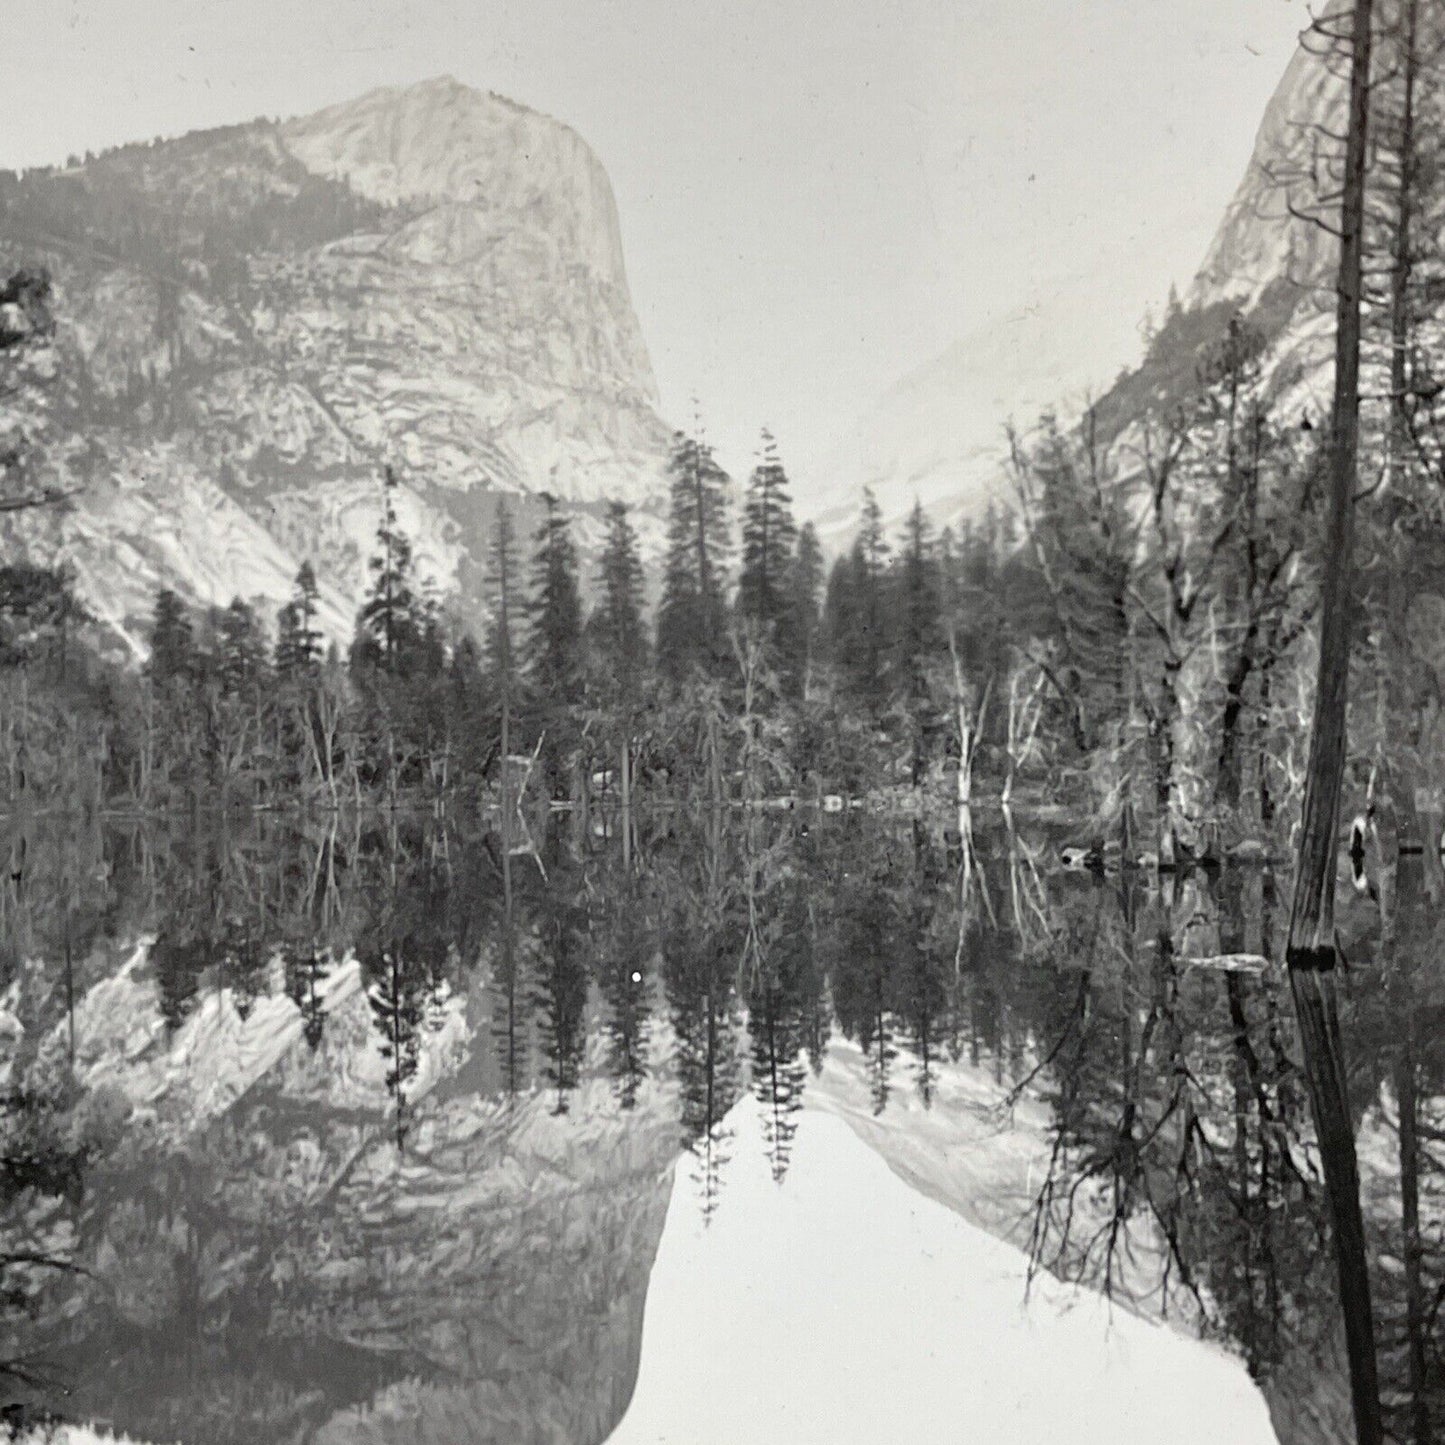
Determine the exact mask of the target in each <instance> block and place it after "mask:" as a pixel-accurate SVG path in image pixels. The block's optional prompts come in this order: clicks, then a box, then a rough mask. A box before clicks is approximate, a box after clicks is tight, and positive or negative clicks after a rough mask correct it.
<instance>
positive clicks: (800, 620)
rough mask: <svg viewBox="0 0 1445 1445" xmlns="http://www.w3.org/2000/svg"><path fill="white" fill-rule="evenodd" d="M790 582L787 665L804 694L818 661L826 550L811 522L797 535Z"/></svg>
mask: <svg viewBox="0 0 1445 1445" xmlns="http://www.w3.org/2000/svg"><path fill="white" fill-rule="evenodd" d="M788 581H789V585H788V625H787V629H786V637H787V641H788V644H789V653H788V655H787V656H786V657H785V658H784V665H785V668H786V670H787V672H788V675H789V677H790V680H791V681H792V683H793V685H794V688H795V690H796V691H797V692H799V693H803V692H805V691H806V689H807V680H808V674H809V672H810V670H811V669H812V666H813V664H814V662H815V661H816V659H817V654H818V651H819V642H820V638H819V630H820V627H821V624H822V618H821V616H820V613H819V610H818V608H819V603H820V601H821V600H822V595H823V549H822V547H821V546H820V545H819V543H818V534H817V532H816V531H814V529H813V524H812V523H811V522H805V523H804V524H803V526H802V529H801V530H800V531H799V533H798V545H797V548H796V550H795V551H794V553H793V565H792V568H791V571H790V575H789V579H788Z"/></svg>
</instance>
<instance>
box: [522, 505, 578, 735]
mask: <svg viewBox="0 0 1445 1445" xmlns="http://www.w3.org/2000/svg"><path fill="white" fill-rule="evenodd" d="M542 500H543V501H544V502H545V503H546V507H547V515H546V517H545V518H544V519H543V522H542V525H541V526H540V527H539V528H538V529H537V535H536V551H535V552H534V553H533V558H532V595H531V598H530V600H529V602H528V606H527V614H528V621H529V623H530V627H529V631H528V636H527V674H528V678H529V681H530V682H531V684H532V686H533V688H534V689H535V690H536V692H537V694H538V695H539V697H540V698H541V699H542V702H543V704H544V706H545V707H546V708H547V709H548V710H549V711H556V710H557V709H561V708H568V707H574V706H575V705H576V704H577V703H578V702H579V701H580V698H581V687H582V600H581V596H580V594H579V592H578V589H577V548H576V547H575V546H574V545H573V542H572V528H571V523H570V521H569V519H568V518H567V516H566V514H565V513H563V512H562V511H561V510H560V508H559V507H558V506H557V500H556V498H555V497H553V496H551V495H550V494H544V495H543V499H542Z"/></svg>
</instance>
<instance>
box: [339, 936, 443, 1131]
mask: <svg viewBox="0 0 1445 1445" xmlns="http://www.w3.org/2000/svg"><path fill="white" fill-rule="evenodd" d="M357 954H358V956H359V958H360V961H361V973H362V978H363V979H364V980H365V982H366V998H367V1002H368V1003H369V1004H370V1005H371V1014H372V1018H373V1020H374V1022H375V1024H376V1028H377V1032H378V1033H379V1034H380V1035H381V1044H380V1050H381V1056H382V1058H384V1059H385V1060H386V1061H387V1064H388V1068H387V1071H386V1087H387V1090H388V1092H390V1094H391V1096H392V1100H393V1102H394V1103H395V1106H396V1144H397V1148H398V1149H399V1148H401V1147H402V1146H403V1145H404V1144H405V1143H406V1133H407V1127H408V1122H409V1121H408V1116H407V1097H406V1087H407V1085H408V1084H409V1083H410V1082H411V1080H412V1079H413V1078H415V1077H416V1071H417V1066H418V1064H419V1063H420V1060H421V1029H422V1025H423V1024H424V1023H425V1021H426V1014H427V995H428V990H427V986H426V983H427V981H426V979H425V977H424V976H423V974H422V972H421V971H420V970H419V969H417V968H416V967H415V966H414V965H413V964H411V963H410V962H409V960H408V959H407V958H406V956H405V955H404V953H403V942H402V940H400V939H396V938H371V939H367V940H366V941H365V942H364V943H363V944H362V945H361V946H359V947H358V949H357Z"/></svg>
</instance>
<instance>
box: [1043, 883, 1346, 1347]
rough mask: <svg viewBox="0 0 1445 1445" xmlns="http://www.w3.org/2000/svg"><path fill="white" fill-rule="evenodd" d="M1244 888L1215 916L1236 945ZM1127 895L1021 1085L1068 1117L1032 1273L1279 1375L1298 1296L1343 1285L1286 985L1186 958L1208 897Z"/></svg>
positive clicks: (1049, 1173)
mask: <svg viewBox="0 0 1445 1445" xmlns="http://www.w3.org/2000/svg"><path fill="white" fill-rule="evenodd" d="M1261 883H1262V880H1261V879H1260V877H1259V876H1258V875H1255V877H1254V878H1253V879H1252V880H1251V888H1252V889H1253V890H1254V896H1255V899H1256V906H1255V924H1254V927H1253V929H1252V930H1250V931H1251V932H1253V933H1254V934H1255V937H1253V938H1251V939H1249V942H1250V943H1251V944H1252V945H1253V947H1255V948H1259V949H1266V950H1267V948H1268V943H1267V941H1266V939H1265V938H1264V937H1263V936H1262V933H1263V918H1262V908H1261V907H1260V897H1261V890H1260V888H1259V885H1260V884H1261ZM1241 886H1242V883H1241V880H1240V879H1238V878H1236V879H1233V880H1228V879H1227V880H1226V881H1225V884H1224V888H1223V893H1222V898H1223V900H1224V901H1223V911H1222V914H1221V915H1219V916H1218V917H1215V918H1214V921H1213V922H1210V923H1208V926H1210V927H1214V928H1217V929H1218V932H1219V937H1220V945H1221V948H1222V949H1223V950H1224V952H1226V953H1231V954H1232V953H1238V952H1241V951H1243V945H1244V943H1245V936H1244V935H1245V927H1244V923H1243V920H1242V915H1241V907H1242V896H1241V891H1240V890H1241ZM1099 892H1102V890H1099ZM1118 897H1119V902H1118V904H1117V906H1115V907H1113V908H1110V909H1108V910H1106V911H1104V912H1103V914H1102V916H1099V917H1097V918H1096V922H1095V927H1094V938H1095V943H1094V947H1093V949H1092V951H1091V952H1090V953H1089V954H1088V955H1086V956H1085V957H1084V960H1083V967H1082V971H1081V973H1080V975H1079V977H1078V980H1077V984H1076V988H1077V992H1076V993H1075V995H1074V996H1073V1000H1072V1004H1071V1006H1070V1007H1069V1009H1068V1010H1067V1012H1066V1013H1065V1015H1064V1017H1063V1018H1062V1020H1061V1021H1060V1022H1059V1023H1058V1024H1057V1025H1056V1026H1055V1028H1054V1030H1053V1032H1052V1033H1051V1034H1050V1035H1049V1036H1048V1037H1047V1039H1046V1040H1045V1041H1044V1042H1041V1044H1040V1053H1039V1057H1038V1060H1037V1062H1036V1063H1035V1065H1034V1068H1033V1070H1032V1071H1031V1072H1030V1073H1029V1074H1026V1075H1025V1076H1024V1079H1023V1084H1024V1085H1025V1086H1030V1085H1035V1084H1039V1085H1040V1086H1041V1087H1042V1088H1043V1089H1044V1092H1045V1095H1046V1097H1048V1098H1049V1099H1050V1101H1051V1102H1052V1104H1053V1108H1054V1117H1055V1123H1054V1129H1053V1138H1052V1141H1051V1150H1050V1157H1049V1162H1048V1167H1047V1170H1046V1173H1045V1178H1044V1180H1043V1182H1042V1183H1041V1185H1040V1186H1039V1189H1038V1192H1037V1195H1036V1197H1035V1200H1034V1205H1033V1223H1032V1233H1031V1239H1030V1249H1031V1254H1032V1259H1033V1267H1034V1268H1035V1269H1040V1268H1044V1269H1048V1270H1050V1271H1052V1272H1054V1273H1057V1274H1060V1275H1062V1276H1064V1277H1066V1278H1069V1279H1075V1280H1080V1281H1083V1282H1086V1283H1088V1284H1090V1285H1092V1286H1095V1287H1097V1288H1099V1289H1101V1290H1103V1291H1104V1292H1105V1293H1106V1294H1108V1295H1110V1296H1111V1297H1122V1298H1125V1299H1127V1300H1128V1301H1130V1302H1131V1303H1134V1304H1137V1305H1145V1306H1147V1307H1149V1308H1151V1309H1157V1310H1158V1311H1160V1312H1161V1313H1168V1312H1171V1311H1178V1310H1183V1311H1184V1313H1185V1314H1186V1315H1188V1316H1189V1317H1191V1318H1193V1319H1194V1320H1196V1321H1197V1322H1198V1323H1199V1324H1200V1325H1201V1326H1203V1327H1206V1328H1210V1329H1214V1330H1221V1331H1225V1332H1228V1333H1229V1334H1231V1335H1233V1336H1234V1337H1236V1338H1237V1339H1239V1341H1240V1343H1241V1344H1242V1345H1243V1346H1244V1348H1245V1352H1246V1357H1247V1358H1248V1360H1249V1362H1250V1365H1251V1368H1252V1369H1253V1370H1254V1371H1255V1372H1256V1373H1266V1372H1267V1371H1268V1370H1269V1369H1270V1368H1271V1366H1272V1365H1273V1364H1274V1362H1275V1361H1277V1360H1278V1358H1279V1357H1280V1354H1281V1352H1282V1350H1283V1349H1284V1348H1285V1345H1286V1344H1287V1343H1289V1341H1287V1340H1286V1339H1285V1337H1284V1332H1285V1331H1286V1330H1287V1329H1288V1330H1290V1331H1293V1336H1292V1338H1296V1339H1297V1337H1298V1335H1299V1332H1300V1328H1301V1316H1300V1314H1299V1313H1298V1312H1297V1309H1296V1308H1295V1307H1294V1305H1293V1304H1292V1301H1295V1302H1297V1301H1298V1300H1299V1299H1300V1298H1306V1299H1309V1298H1316V1299H1317V1298H1318V1294H1319V1292H1321V1291H1327V1290H1328V1288H1329V1281H1328V1280H1327V1279H1325V1280H1322V1279H1321V1278H1320V1277H1319V1270H1318V1268H1317V1267H1316V1261H1317V1259H1318V1257H1319V1245H1320V1241H1321V1225H1320V1221H1319V1219H1318V1216H1317V1213H1316V1203H1317V1200H1316V1190H1315V1188H1314V1184H1315V1181H1314V1179H1313V1176H1312V1173H1311V1171H1310V1169H1309V1168H1308V1167H1307V1166H1306V1165H1305V1164H1304V1162H1303V1160H1304V1152H1303V1145H1304V1140H1303V1136H1302V1130H1301V1127H1300V1126H1301V1122H1302V1121H1301V1115H1302V1111H1303V1107H1304V1106H1303V1099H1302V1089H1301V1084H1300V1080H1299V1077H1298V1073H1297V1071H1296V1070H1295V1069H1294V1068H1293V1067H1292V1066H1291V1065H1289V1064H1288V1061H1287V1059H1285V1058H1284V1055H1283V1053H1282V1051H1281V1052H1279V1053H1276V1052H1275V1050H1274V1048H1273V1046H1272V1043H1271V1041H1270V1036H1271V1034H1272V1032H1273V1031H1274V1030H1275V1028H1276V1025H1277V1020H1278V998H1277V992H1278V981H1277V979H1276V978H1274V977H1272V976H1269V975H1260V974H1257V973H1241V972H1237V971H1233V970H1217V969H1199V968H1193V967H1190V966H1189V963H1188V961H1187V960H1186V958H1185V957H1184V956H1183V951H1182V950H1181V949H1180V947H1179V937H1180V931H1181V927H1182V926H1184V925H1186V924H1187V926H1188V927H1189V928H1191V929H1197V928H1199V927H1200V926H1201V908H1202V909H1204V911H1205V912H1206V913H1209V912H1210V910H1212V909H1213V907H1214V900H1213V898H1212V896H1211V895H1210V894H1209V893H1208V890H1205V891H1204V893H1203V894H1202V896H1201V895H1197V894H1196V893H1195V891H1194V885H1193V884H1192V883H1191V884H1190V885H1189V886H1188V887H1181V888H1180V889H1179V890H1178V891H1177V893H1176V892H1175V891H1173V890H1170V891H1166V892H1163V893H1161V894H1159V895H1156V896H1153V897H1140V896H1138V895H1137V894H1136V893H1134V892H1132V891H1130V890H1127V889H1126V890H1124V891H1122V892H1121V893H1120V894H1119V895H1118ZM1080 932H1082V930H1079V931H1078V932H1076V936H1078V933H1080ZM1326 1298H1327V1295H1326ZM1307 1317H1308V1316H1307Z"/></svg>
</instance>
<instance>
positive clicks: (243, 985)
mask: <svg viewBox="0 0 1445 1445" xmlns="http://www.w3.org/2000/svg"><path fill="white" fill-rule="evenodd" d="M266 960H267V951H266V940H265V936H264V934H263V933H262V931H261V930H260V929H258V928H256V927H254V926H253V925H251V924H249V923H246V922H245V921H244V920H242V919H239V918H229V919H227V920H226V924H225V928H224V931H223V933H222V937H221V956H220V962H221V968H222V977H223V979H224V981H225V982H226V983H228V984H229V985H230V988H231V1006H232V1007H233V1008H234V1009H235V1010H236V1013H237V1014H238V1015H239V1017H240V1018H241V1019H242V1020H243V1021H244V1020H246V1019H248V1018H250V1016H251V1010H252V1009H254V1008H255V1006H256V1000H257V999H258V998H259V997H260V995H261V990H262V987H263V986H264V984H265V971H266Z"/></svg>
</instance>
